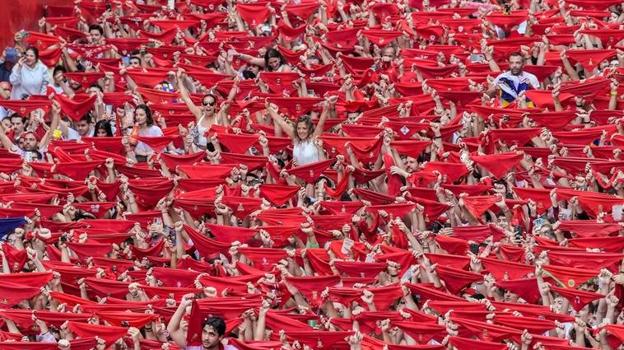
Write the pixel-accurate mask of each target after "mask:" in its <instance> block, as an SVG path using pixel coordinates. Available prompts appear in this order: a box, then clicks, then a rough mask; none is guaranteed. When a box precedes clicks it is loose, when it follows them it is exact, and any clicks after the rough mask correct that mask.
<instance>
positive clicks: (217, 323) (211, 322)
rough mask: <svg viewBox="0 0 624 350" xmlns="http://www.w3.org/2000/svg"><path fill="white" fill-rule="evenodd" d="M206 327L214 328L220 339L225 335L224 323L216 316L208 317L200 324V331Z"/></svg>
mask: <svg viewBox="0 0 624 350" xmlns="http://www.w3.org/2000/svg"><path fill="white" fill-rule="evenodd" d="M206 326H210V327H212V328H214V329H215V331H217V335H218V336H220V337H221V336H223V335H225V321H224V320H223V318H221V317H218V316H211V317H208V318H207V319H205V320H204V322H203V323H202V329H203V328H204V327H206Z"/></svg>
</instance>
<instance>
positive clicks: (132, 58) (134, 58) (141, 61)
mask: <svg viewBox="0 0 624 350" xmlns="http://www.w3.org/2000/svg"><path fill="white" fill-rule="evenodd" d="M131 60H139V64H141V63H143V60H142V59H141V56H137V55H133V56H130V58H129V59H128V62H130V61H131Z"/></svg>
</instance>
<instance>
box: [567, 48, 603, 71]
mask: <svg viewBox="0 0 624 350" xmlns="http://www.w3.org/2000/svg"><path fill="white" fill-rule="evenodd" d="M566 55H567V56H568V57H569V58H570V59H571V60H573V61H576V62H578V63H580V64H581V65H582V66H583V68H585V69H588V70H592V69H594V68H595V67H596V66H598V65H599V64H600V62H602V61H604V60H606V59H608V58H611V57H613V56H615V50H614V49H605V50H567V51H566Z"/></svg>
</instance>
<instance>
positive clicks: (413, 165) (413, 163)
mask: <svg viewBox="0 0 624 350" xmlns="http://www.w3.org/2000/svg"><path fill="white" fill-rule="evenodd" d="M405 166H406V167H407V170H408V171H410V172H412V171H416V170H418V160H417V159H416V158H412V157H407V158H406V159H405Z"/></svg>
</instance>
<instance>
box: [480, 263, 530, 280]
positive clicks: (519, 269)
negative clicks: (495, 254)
mask: <svg viewBox="0 0 624 350" xmlns="http://www.w3.org/2000/svg"><path fill="white" fill-rule="evenodd" d="M481 263H482V264H483V265H484V266H485V269H486V270H487V272H489V273H491V274H492V275H493V276H494V278H496V279H497V280H504V279H511V280H515V279H520V278H522V277H525V276H526V275H528V274H529V273H532V272H535V267H533V266H532V265H525V264H519V263H514V262H511V261H501V260H498V259H492V258H481ZM505 276H507V278H505Z"/></svg>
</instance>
